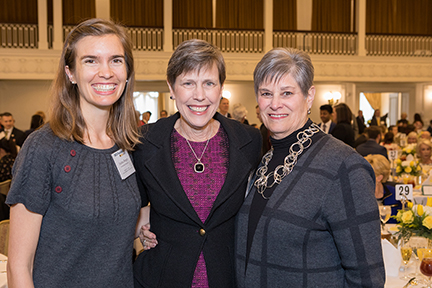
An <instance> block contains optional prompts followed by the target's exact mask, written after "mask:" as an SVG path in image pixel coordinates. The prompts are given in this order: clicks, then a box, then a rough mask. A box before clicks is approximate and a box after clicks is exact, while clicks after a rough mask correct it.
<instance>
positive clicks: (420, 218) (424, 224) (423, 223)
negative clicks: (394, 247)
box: [392, 198, 432, 239]
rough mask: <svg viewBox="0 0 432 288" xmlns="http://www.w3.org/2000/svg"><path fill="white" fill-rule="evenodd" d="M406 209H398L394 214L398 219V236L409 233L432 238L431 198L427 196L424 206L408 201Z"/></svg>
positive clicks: (405, 235)
mask: <svg viewBox="0 0 432 288" xmlns="http://www.w3.org/2000/svg"><path fill="white" fill-rule="evenodd" d="M407 206H408V209H406V210H399V211H398V213H397V215H396V216H392V217H393V218H395V219H396V220H397V221H398V229H399V231H398V232H397V233H396V235H398V238H399V239H400V238H402V237H403V238H405V237H410V236H411V235H415V236H420V237H425V238H428V239H432V198H428V201H427V204H426V206H423V205H420V204H419V205H413V203H412V202H408V205H407Z"/></svg>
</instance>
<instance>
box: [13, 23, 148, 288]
mask: <svg viewBox="0 0 432 288" xmlns="http://www.w3.org/2000/svg"><path fill="white" fill-rule="evenodd" d="M134 77H135V74H134V62H133V57H132V49H131V44H130V40H129V39H128V36H127V33H126V31H125V29H124V28H123V27H121V26H119V25H116V24H114V23H112V22H110V21H106V20H100V19H90V20H87V21H85V22H83V23H81V24H79V25H78V26H77V27H75V28H74V29H73V30H72V31H71V32H70V33H69V35H68V37H67V38H66V41H65V44H64V48H63V52H62V55H61V58H60V65H59V70H58V72H57V77H56V79H55V80H54V84H53V95H52V96H53V99H52V105H51V119H50V121H49V123H48V124H47V125H45V126H44V127H42V128H40V129H38V130H37V131H35V132H33V133H32V134H31V135H30V136H29V138H28V139H27V140H26V142H25V144H24V145H23V147H22V149H21V151H20V152H19V154H18V157H17V159H16V162H15V166H14V171H13V181H12V186H11V189H10V191H9V194H8V198H7V204H9V205H11V216H10V241H9V261H8V269H7V270H8V285H9V287H53V288H58V287H133V276H132V260H131V257H132V244H133V239H134V234H135V224H136V220H137V216H138V213H139V209H140V204H141V202H140V196H139V192H138V187H137V184H136V178H135V174H133V172H134V170H133V165H132V162H131V160H130V158H128V153H127V151H131V150H132V148H133V147H134V146H135V145H136V144H137V143H138V141H139V140H138V139H139V133H138V127H137V123H138V118H137V117H136V115H135V109H134V106H133V98H132V93H133V85H134ZM128 159H129V161H128Z"/></svg>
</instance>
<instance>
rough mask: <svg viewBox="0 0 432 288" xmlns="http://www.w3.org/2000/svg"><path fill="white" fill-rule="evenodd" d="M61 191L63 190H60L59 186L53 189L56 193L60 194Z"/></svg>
mask: <svg viewBox="0 0 432 288" xmlns="http://www.w3.org/2000/svg"><path fill="white" fill-rule="evenodd" d="M62 191H63V189H62V187H60V186H57V187H56V188H55V192H57V193H60V192H62Z"/></svg>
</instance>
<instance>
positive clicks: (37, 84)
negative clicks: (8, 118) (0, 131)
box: [0, 80, 51, 131]
mask: <svg viewBox="0 0 432 288" xmlns="http://www.w3.org/2000/svg"><path fill="white" fill-rule="evenodd" d="M50 85H51V81H48V80H1V81H0V112H1V113H3V112H10V113H12V115H13V116H14V119H15V127H16V128H18V129H21V130H23V131H25V130H27V129H29V128H30V120H31V116H32V115H33V114H34V113H35V112H36V111H39V110H41V111H44V112H45V113H47V112H48V104H49V95H50V92H49V91H50Z"/></svg>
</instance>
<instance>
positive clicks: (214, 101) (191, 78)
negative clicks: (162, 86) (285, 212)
mask: <svg viewBox="0 0 432 288" xmlns="http://www.w3.org/2000/svg"><path fill="white" fill-rule="evenodd" d="M168 86H169V89H170V92H171V96H172V98H173V99H174V100H175V103H176V106H177V109H178V110H179V112H180V115H181V119H182V120H183V121H184V122H185V123H186V124H187V127H189V128H190V129H195V130H202V129H204V128H206V127H207V125H208V124H209V122H210V120H212V118H213V116H214V115H215V113H216V111H217V109H218V107H219V100H220V98H221V96H222V89H223V87H222V85H221V84H220V82H219V71H218V68H217V66H216V64H213V65H212V66H211V67H203V68H202V69H201V70H199V71H195V70H194V71H190V72H187V73H182V74H180V75H179V76H177V78H176V81H175V83H174V87H171V85H169V83H168Z"/></svg>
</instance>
